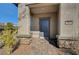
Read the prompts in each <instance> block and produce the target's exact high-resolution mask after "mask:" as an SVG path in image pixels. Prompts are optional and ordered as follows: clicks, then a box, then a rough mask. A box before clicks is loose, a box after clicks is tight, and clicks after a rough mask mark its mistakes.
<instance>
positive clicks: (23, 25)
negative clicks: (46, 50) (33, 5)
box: [18, 3, 31, 37]
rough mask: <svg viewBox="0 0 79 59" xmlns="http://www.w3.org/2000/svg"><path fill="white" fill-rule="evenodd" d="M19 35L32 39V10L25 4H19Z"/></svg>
mask: <svg viewBox="0 0 79 59" xmlns="http://www.w3.org/2000/svg"><path fill="white" fill-rule="evenodd" d="M18 34H19V35H21V36H24V37H30V36H31V35H30V9H29V6H25V4H24V3H22V4H19V28H18Z"/></svg>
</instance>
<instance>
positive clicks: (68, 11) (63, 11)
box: [59, 3, 79, 39]
mask: <svg viewBox="0 0 79 59" xmlns="http://www.w3.org/2000/svg"><path fill="white" fill-rule="evenodd" d="M59 20H60V21H59V22H60V36H59V38H60V39H62V38H63V39H73V38H75V39H76V38H77V37H78V36H79V4H74V3H70V4H68V3H65V4H61V5H60V19H59ZM68 20H71V21H72V24H71V25H66V24H65V21H68ZM77 39H78V38H77Z"/></svg>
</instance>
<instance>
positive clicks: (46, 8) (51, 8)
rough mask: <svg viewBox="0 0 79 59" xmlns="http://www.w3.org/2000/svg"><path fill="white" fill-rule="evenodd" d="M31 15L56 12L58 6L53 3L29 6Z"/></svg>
mask: <svg viewBox="0 0 79 59" xmlns="http://www.w3.org/2000/svg"><path fill="white" fill-rule="evenodd" d="M29 7H30V9H31V13H32V14H41V13H53V12H57V11H58V9H59V8H58V7H59V4H55V3H49V4H48V3H45V4H44V3H40V4H32V5H29Z"/></svg>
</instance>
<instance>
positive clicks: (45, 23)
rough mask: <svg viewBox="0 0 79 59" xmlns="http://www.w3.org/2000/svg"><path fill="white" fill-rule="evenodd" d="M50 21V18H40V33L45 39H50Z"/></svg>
mask: <svg viewBox="0 0 79 59" xmlns="http://www.w3.org/2000/svg"><path fill="white" fill-rule="evenodd" d="M49 19H50V18H40V23H39V24H40V32H43V33H44V37H48V38H49V32H50V31H49V28H50V26H49Z"/></svg>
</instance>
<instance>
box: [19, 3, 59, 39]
mask: <svg viewBox="0 0 79 59" xmlns="http://www.w3.org/2000/svg"><path fill="white" fill-rule="evenodd" d="M22 5H23V4H21V6H22ZM19 6H20V5H19ZM24 6H25V7H24ZM21 8H23V9H22V10H23V13H22V14H21V15H23V17H21V18H20V19H21V20H20V21H19V22H21V23H20V27H19V34H20V35H26V36H27V35H28V36H31V37H35V38H41V39H44V38H49V39H55V38H56V35H58V34H59V33H58V16H59V4H56V3H55V4H48V3H46V4H41V3H37V4H25V5H23V7H21ZM24 8H25V10H26V11H24ZM22 10H21V12H22Z"/></svg>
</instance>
